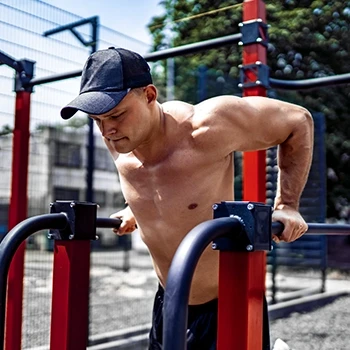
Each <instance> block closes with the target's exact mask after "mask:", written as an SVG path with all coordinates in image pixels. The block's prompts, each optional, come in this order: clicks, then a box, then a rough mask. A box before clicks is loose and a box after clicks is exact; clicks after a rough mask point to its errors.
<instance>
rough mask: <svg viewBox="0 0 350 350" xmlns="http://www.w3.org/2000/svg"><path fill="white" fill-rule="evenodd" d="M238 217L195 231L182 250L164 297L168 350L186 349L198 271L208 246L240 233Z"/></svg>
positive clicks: (166, 346) (185, 240)
mask: <svg viewBox="0 0 350 350" xmlns="http://www.w3.org/2000/svg"><path fill="white" fill-rule="evenodd" d="M241 230H242V224H241V222H240V221H239V220H238V219H237V218H234V217H223V218H218V219H215V220H209V221H205V222H203V223H201V224H199V225H198V226H196V227H195V228H194V229H192V230H191V231H190V232H189V233H188V234H187V235H186V237H185V238H184V239H183V241H182V242H181V244H180V246H179V247H178V249H177V251H176V253H175V256H174V258H173V261H172V263H171V266H170V270H169V274H168V278H167V285H166V288H165V295H164V330H163V342H164V350H182V349H186V328H187V306H188V300H189V294H190V286H191V281H192V277H193V274H194V270H195V268H196V265H197V263H198V260H199V258H200V256H201V255H202V253H203V251H204V250H205V248H206V247H207V246H208V244H209V243H210V242H211V241H212V240H214V239H215V238H217V237H220V236H222V235H225V234H228V233H239V232H240V231H241Z"/></svg>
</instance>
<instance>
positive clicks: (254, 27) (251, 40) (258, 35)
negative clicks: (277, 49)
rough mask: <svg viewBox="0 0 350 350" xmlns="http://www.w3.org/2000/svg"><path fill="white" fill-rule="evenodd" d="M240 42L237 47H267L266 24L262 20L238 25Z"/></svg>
mask: <svg viewBox="0 0 350 350" xmlns="http://www.w3.org/2000/svg"><path fill="white" fill-rule="evenodd" d="M239 27H240V30H241V34H242V40H241V41H240V42H239V43H238V45H243V46H245V45H252V44H262V45H264V46H265V47H267V44H268V41H269V36H268V32H267V28H268V26H267V24H266V23H264V22H263V21H262V19H260V18H259V19H257V20H252V21H246V22H242V23H240V24H239Z"/></svg>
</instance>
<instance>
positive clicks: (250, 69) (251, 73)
mask: <svg viewBox="0 0 350 350" xmlns="http://www.w3.org/2000/svg"><path fill="white" fill-rule="evenodd" d="M239 68H240V83H239V84H238V87H240V88H249V87H254V86H263V87H264V88H266V89H269V88H270V84H269V81H270V68H269V67H268V66H267V65H266V64H263V63H261V62H260V61H257V62H255V63H253V64H247V65H240V66H239Z"/></svg>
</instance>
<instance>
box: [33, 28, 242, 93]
mask: <svg viewBox="0 0 350 350" xmlns="http://www.w3.org/2000/svg"><path fill="white" fill-rule="evenodd" d="M241 38H242V34H241V33H238V34H232V35H227V36H224V37H221V38H216V39H209V40H204V41H200V42H198V43H192V44H187V45H181V46H177V47H173V48H170V49H165V50H160V51H156V52H151V53H148V54H146V55H145V56H144V58H145V60H146V61H149V62H155V61H158V60H164V59H167V58H171V57H177V56H181V55H187V54H190V53H195V52H199V51H203V50H209V49H214V48H216V47H221V46H223V45H229V44H233V43H238V42H239V41H240V40H241ZM81 73H82V71H81V70H78V71H73V72H68V73H63V74H56V75H52V76H49V77H44V78H36V79H32V80H31V81H30V82H29V83H28V84H26V87H29V86H35V85H41V84H46V83H51V82H54V81H58V80H63V79H69V78H75V77H79V76H80V75H81Z"/></svg>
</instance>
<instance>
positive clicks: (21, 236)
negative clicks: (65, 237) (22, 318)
mask: <svg viewBox="0 0 350 350" xmlns="http://www.w3.org/2000/svg"><path fill="white" fill-rule="evenodd" d="M67 224H68V219H67V216H66V215H65V214H63V213H60V214H45V215H38V216H33V217H31V218H29V219H26V220H24V221H22V222H21V223H19V224H18V225H16V226H15V227H14V228H13V229H12V230H11V231H10V232H9V233H8V234H7V235H6V236H5V237H4V239H3V240H2V241H1V243H0V349H1V350H2V349H3V347H4V331H5V314H6V291H7V276H8V272H9V268H10V264H11V260H12V258H13V256H14V254H15V253H16V250H17V248H18V247H19V246H20V245H21V243H22V242H23V241H24V240H25V239H26V238H28V237H29V236H30V235H31V234H33V233H35V232H37V231H40V230H45V229H50V228H52V229H63V228H65V227H66V225H67Z"/></svg>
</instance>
